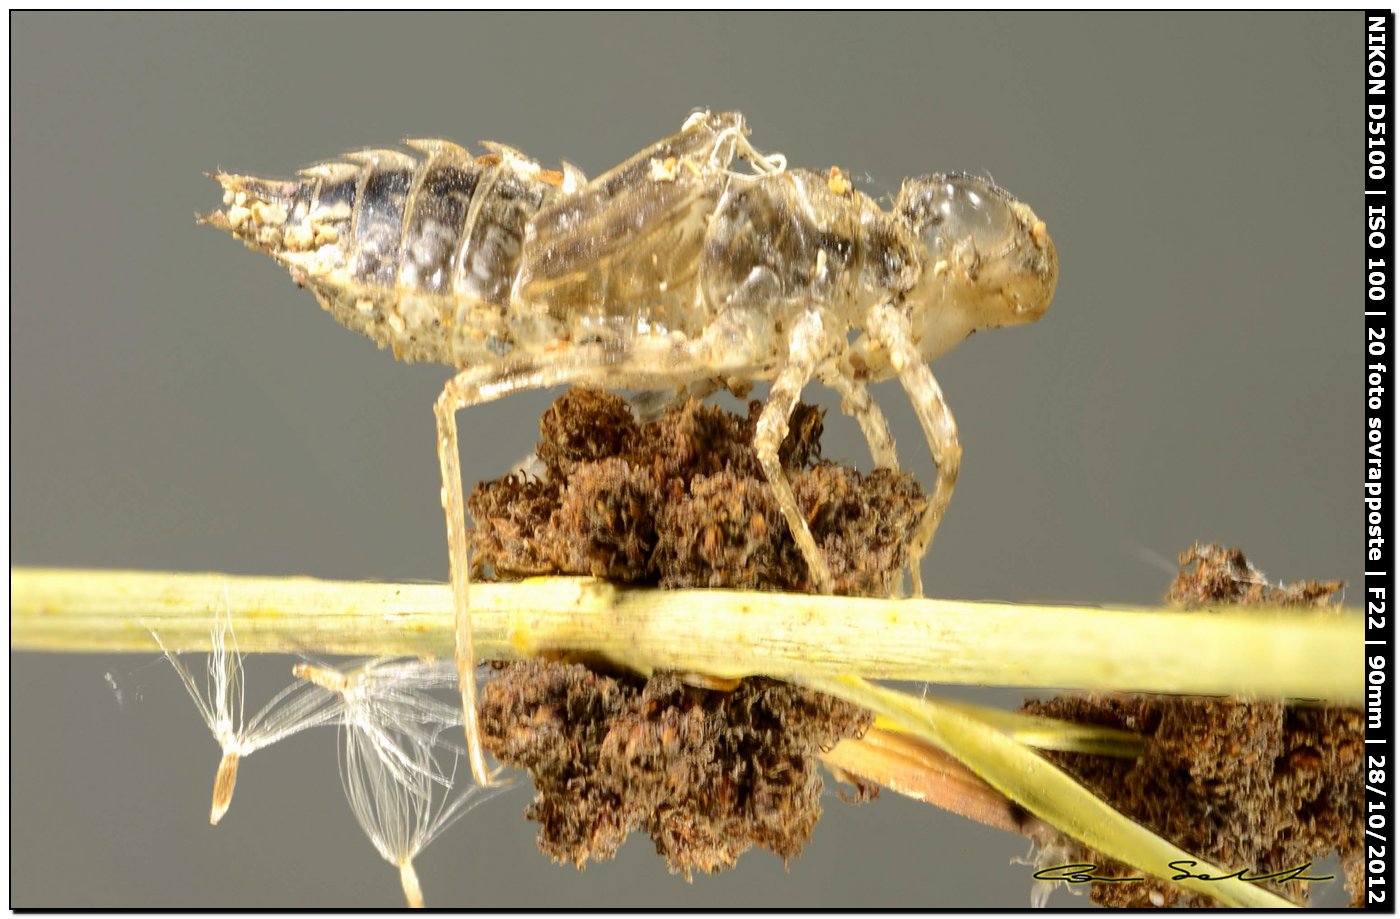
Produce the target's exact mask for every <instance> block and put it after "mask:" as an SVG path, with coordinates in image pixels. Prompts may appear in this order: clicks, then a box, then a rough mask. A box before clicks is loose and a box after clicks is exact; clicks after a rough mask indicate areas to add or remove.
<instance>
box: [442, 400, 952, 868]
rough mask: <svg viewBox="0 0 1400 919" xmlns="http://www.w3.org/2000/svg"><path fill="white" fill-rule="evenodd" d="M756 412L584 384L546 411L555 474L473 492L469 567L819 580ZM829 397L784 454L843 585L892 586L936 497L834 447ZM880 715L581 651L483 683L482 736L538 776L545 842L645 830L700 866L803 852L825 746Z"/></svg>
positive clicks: (616, 837) (801, 423) (629, 576)
mask: <svg viewBox="0 0 1400 919" xmlns="http://www.w3.org/2000/svg"><path fill="white" fill-rule="evenodd" d="M759 411H760V404H759V403H757V402H753V403H750V406H749V413H748V416H747V417H743V416H739V415H734V414H731V413H729V412H725V411H723V410H721V409H719V408H714V407H708V406H705V405H703V404H701V403H699V402H696V401H694V400H689V401H686V402H685V403H682V404H679V405H676V406H673V407H671V408H670V409H668V410H667V411H666V412H665V413H664V415H663V416H662V417H661V418H660V419H659V420H657V421H656V422H653V423H651V424H646V425H641V424H638V423H637V422H636V420H635V419H634V418H633V416H632V414H631V412H630V411H629V409H628V406H627V404H626V402H625V401H623V400H622V399H620V398H618V397H616V396H611V395H607V394H603V393H597V392H590V391H584V390H574V391H572V392H569V393H566V394H565V395H564V396H562V397H560V398H559V399H558V400H556V401H555V403H554V405H553V406H551V407H550V409H549V411H548V412H547V413H546V414H545V416H544V418H543V419H542V420H541V423H540V435H541V436H540V443H539V445H538V447H537V449H536V455H537V456H538V457H539V459H540V461H541V462H542V464H543V465H544V467H545V470H546V472H545V475H544V477H543V478H541V479H535V478H529V477H525V476H519V475H514V476H507V477H506V478H503V479H500V480H498V481H495V482H488V483H484V484H482V485H479V486H477V488H476V489H475V491H474V492H473V493H472V496H471V498H470V499H469V501H468V507H469V509H470V511H471V514H472V516H473V518H474V519H475V521H476V530H475V533H474V534H473V540H474V550H475V551H474V564H476V565H478V566H484V567H487V568H489V569H490V570H491V571H493V572H494V573H495V574H496V575H498V576H509V577H521V576H530V575H543V574H584V575H595V576H600V577H606V578H609V579H611V580H615V581H619V582H622V583H626V584H652V585H659V586H661V587H669V588H682V587H729V588H740V589H761V590H783V591H810V590H812V589H813V585H812V584H811V582H810V580H809V578H808V575H807V566H806V564H805V562H804V561H803V559H802V555H801V553H800V551H799V550H798V548H797V546H796V544H795V543H794V542H793V540H792V537H791V536H790V535H789V533H788V527H787V523H786V521H785V519H784V518H783V516H782V514H781V512H780V511H779V510H778V507H777V505H776V503H775V502H774V501H773V498H772V494H771V492H770V491H769V488H768V484H767V481H766V480H765V479H764V477H763V472H762V469H761V468H760V466H759V464H758V460H757V457H756V456H755V455H754V452H753V447H752V443H753V434H754V428H755V425H756V424H757V421H758V416H759ZM821 433H822V412H821V410H820V409H818V408H815V407H812V406H808V405H799V406H798V408H797V409H796V411H794V413H793V416H792V419H791V433H790V434H789V436H788V438H787V440H786V441H785V442H784V443H783V445H782V448H781V451H780V454H779V455H780V459H781V460H782V463H783V466H784V470H785V472H786V473H787V475H788V476H789V479H790V480H791V482H792V485H793V490H794V492H795V493H796V495H797V500H798V503H799V505H800V506H801V508H802V510H803V512H804V514H805V515H806V517H807V520H808V523H809V525H810V526H811V529H812V535H813V536H814V537H815V538H816V541H817V544H818V546H820V547H821V548H822V549H823V551H824V552H825V554H826V557H827V561H828V564H829V566H830V568H831V573H832V575H833V577H834V578H835V582H836V592H837V593H843V594H852V595H886V594H888V593H889V592H890V590H891V589H892V588H893V587H894V586H895V585H896V584H897V583H898V580H899V578H900V577H901V574H902V569H903V566H904V564H905V560H906V558H907V554H906V546H907V544H908V540H909V536H910V535H911V534H912V532H913V528H914V526H915V525H916V524H917V522H918V520H919V517H920V516H921V514H922V513H923V509H924V506H925V498H924V496H923V493H922V492H921V491H920V489H919V487H918V485H917V484H915V483H914V481H913V480H912V478H910V477H909V476H905V475H901V474H897V473H892V472H890V471H888V470H876V471H875V472H873V473H871V474H870V475H868V476H867V475H862V474H861V473H859V472H858V471H856V470H855V469H852V468H850V467H847V466H838V465H835V464H832V463H827V462H822V461H820V444H819V439H820V437H821ZM872 721H873V718H872V717H871V716H870V715H869V714H868V713H866V712H864V711H862V710H861V709H859V708H856V707H855V706H852V705H849V704H847V703H844V702H841V701H838V700H835V699H832V698H829V697H827V696H823V695H820V694H818V693H813V692H810V691H808V690H804V689H799V688H797V687H794V686H789V685H787V684H784V683H779V682H775V681H773V680H766V679H758V678H755V679H746V680H742V681H740V683H739V684H738V686H737V688H735V689H734V690H733V691H732V692H723V691H718V690H713V689H698V688H694V687H691V686H687V685H685V684H684V683H683V682H682V681H681V679H679V678H678V677H677V676H675V675H672V674H657V675H655V676H653V677H652V678H651V679H650V680H642V679H640V678H635V677H629V676H625V675H616V676H614V675H605V674H601V673H597V672H594V671H591V670H589V669H587V668H585V667H583V666H581V665H579V664H571V663H561V662H546V661H540V660H532V661H525V662H521V663H516V664H510V665H506V666H505V667H503V668H502V669H501V671H500V672H499V674H498V676H497V678H496V679H494V680H493V681H492V682H491V683H488V684H487V685H486V687H485V688H484V690H483V694H482V717H481V726H482V732H483V735H484V737H485V740H486V745H487V748H488V749H489V750H490V751H491V753H492V754H493V755H494V756H496V757H497V758H498V759H500V760H501V761H502V762H505V763H508V764H511V765H515V766H519V767H521V768H524V769H526V770H528V771H529V772H530V774H531V776H532V778H533V779H534V782H535V788H536V790H537V791H538V795H537V796H536V798H535V801H534V803H533V804H531V805H530V807H529V808H528V809H527V810H526V816H527V817H529V818H530V819H532V820H535V821H538V822H539V824H540V831H539V837H538V842H539V846H540V849H541V850H542V851H544V852H545V853H546V854H548V855H549V856H551V857H552V858H554V859H555V860H557V861H560V862H568V863H572V864H575V865H577V866H579V867H582V866H583V865H584V864H585V863H586V862H587V861H588V860H589V859H594V860H604V859H608V858H611V857H612V856H613V855H614V854H615V853H616V851H617V848H618V847H619V846H620V845H621V844H622V843H623V841H624V840H625V839H626V838H627V835H628V834H629V833H630V832H631V831H632V830H634V829H641V830H644V831H645V832H647V833H648V834H649V835H650V836H651V837H652V839H653V840H654V842H655V843H656V848H657V851H658V852H659V853H660V854H661V855H662V856H663V857H665V859H666V862H667V864H668V865H669V866H670V868H671V870H672V871H676V872H680V873H683V874H684V875H685V876H686V877H687V878H689V877H690V876H691V874H692V872H694V871H706V872H713V871H719V870H721V869H723V868H727V867H731V866H733V865H734V863H735V861H736V859H737V858H738V857H739V855H740V854H741V853H742V852H744V851H745V850H747V849H748V848H750V847H751V846H754V845H758V846H760V847H762V848H766V849H768V850H769V851H771V852H774V853H775V854H777V855H779V856H780V857H782V858H783V859H784V860H787V859H789V858H792V857H794V856H796V855H797V854H799V853H800V852H801V850H802V847H803V845H804V844H805V843H806V841H807V839H808V838H809V837H810V835H811V832H812V828H813V827H814V826H815V825H816V822H817V819H818V817H819V816H820V815H821V805H820V803H819V797H820V795H821V790H822V780H821V776H820V774H819V771H818V764H817V757H818V756H820V754H821V753H822V752H823V751H825V750H827V749H830V748H831V747H832V746H834V745H835V744H836V743H837V742H839V741H840V740H842V739H843V738H847V737H859V736H861V735H862V734H863V733H864V732H865V731H866V730H867V729H868V728H869V726H870V724H871V723H872Z"/></svg>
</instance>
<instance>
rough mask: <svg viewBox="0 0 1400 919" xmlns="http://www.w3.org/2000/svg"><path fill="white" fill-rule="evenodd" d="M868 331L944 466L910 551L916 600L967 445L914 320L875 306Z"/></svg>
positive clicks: (885, 305) (868, 317)
mask: <svg viewBox="0 0 1400 919" xmlns="http://www.w3.org/2000/svg"><path fill="white" fill-rule="evenodd" d="M866 330H867V331H868V332H869V333H870V335H871V336H872V337H873V338H875V339H876V340H877V341H879V342H880V344H881V345H883V346H884V347H885V350H886V351H888V352H889V355H890V366H891V367H893V368H894V371H895V373H896V374H898V376H899V382H900V384H901V385H903V387H904V391H905V392H906V393H908V395H909V401H910V402H911V403H912V404H913V406H914V414H915V415H916V416H918V419H919V425H920V426H921V427H922V428H923V429H924V437H926V438H927V439H928V445H929V450H930V452H931V453H932V454H933V461H934V463H935V464H937V466H938V479H937V481H936V482H935V483H934V488H933V495H932V496H931V497H930V499H929V503H928V507H927V508H926V509H925V510H924V516H923V517H922V519H920V521H919V525H918V528H917V529H916V530H915V531H914V537H913V539H912V541H911V543H910V546H909V574H910V578H911V583H912V587H913V591H914V595H915V596H916V597H917V596H923V593H924V585H923V578H922V576H921V575H920V572H919V564H920V562H921V561H922V560H923V557H924V553H925V552H926V551H927V550H928V545H929V543H930V542H932V541H933V535H934V533H935V532H937V530H938V522H939V521H940V520H942V519H943V512H944V511H945V510H947V509H948V502H949V500H951V499H952V497H953V487H954V486H955V485H956V484H957V481H958V468H959V466H960V465H961V464H962V445H961V444H959V443H958V428H957V425H956V424H955V423H954V422H953V413H952V412H951V411H950V410H949V408H948V403H947V402H946V401H944V399H943V390H942V389H940V388H939V386H938V381H937V380H935V379H934V378H933V372H932V371H931V370H929V369H928V364H926V363H924V360H923V357H921V356H920V354H919V349H918V347H917V346H916V345H915V344H914V338H913V334H912V333H911V331H910V327H909V317H908V316H906V315H904V314H903V313H902V312H900V311H899V310H898V309H897V308H895V307H894V306H893V305H891V304H889V303H880V304H877V305H875V306H873V307H871V309H870V312H869V313H868V314H867V315H866Z"/></svg>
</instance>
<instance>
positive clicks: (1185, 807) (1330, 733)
mask: <svg viewBox="0 0 1400 919" xmlns="http://www.w3.org/2000/svg"><path fill="white" fill-rule="evenodd" d="M1180 562H1181V565H1182V566H1183V570H1182V572H1181V574H1179V575H1178V576H1177V578H1176V580H1175V582H1174V583H1173V584H1172V587H1171V590H1170V591H1169V593H1168V595H1167V597H1168V600H1169V601H1171V602H1176V603H1181V604H1183V605H1189V606H1199V605H1210V604H1224V603H1238V604H1242V605H1259V604H1267V605H1289V606H1319V607H1321V606H1326V605H1327V600H1328V598H1329V597H1330V595H1331V594H1332V592H1334V591H1336V590H1337V589H1339V588H1340V587H1341V584H1340V583H1339V582H1336V581H1329V582H1317V581H1306V582H1304V581H1300V582H1297V583H1295V584H1289V585H1279V586H1276V587H1272V586H1270V585H1269V584H1268V582H1267V581H1266V580H1265V579H1264V578H1263V576H1262V575H1260V574H1259V572H1258V571H1257V570H1256V569H1255V568H1254V567H1253V566H1251V565H1250V564H1249V563H1248V562H1247V561H1246V560H1245V557H1244V555H1243V554H1242V553H1241V552H1240V551H1239V550H1238V549H1223V548H1221V547H1219V546H1200V545H1196V546H1192V547H1191V549H1189V550H1188V551H1186V552H1184V553H1182V555H1181V558H1180ZM1193 565H1194V567H1192V566H1193ZM1024 710H1025V711H1027V712H1030V713H1033V714H1038V715H1048V716H1051V717H1056V718H1064V719H1066V720H1069V721H1078V722H1084V723H1089V724H1103V725H1109V726H1112V727H1121V728H1126V729H1128V730H1132V731H1137V732H1138V733H1140V734H1142V735H1143V737H1144V739H1145V745H1144V749H1143V754H1142V756H1141V757H1140V758H1139V759H1137V760H1136V761H1125V760H1121V759H1112V758H1109V757H1096V756H1086V755H1074V754H1062V755H1054V754H1049V755H1050V756H1052V758H1054V759H1055V760H1056V761H1057V762H1058V763H1060V764H1061V765H1062V766H1064V767H1065V768H1066V769H1067V770H1068V771H1070V772H1071V773H1072V774H1074V775H1075V776H1077V777H1079V778H1080V779H1081V780H1082V781H1083V782H1084V783H1085V784H1086V785H1087V786H1088V787H1089V788H1091V789H1093V790H1094V791H1095V792H1097V793H1098V794H1099V795H1100V796H1101V797H1103V798H1104V799H1105V800H1106V801H1108V802H1109V803H1110V804H1112V805H1113V806H1114V807H1115V808H1117V809H1118V810H1120V811H1121V812H1123V813H1124V814H1127V815H1128V816H1130V817H1132V818H1133V819H1135V820H1137V821H1138V822H1139V823H1142V824H1143V825H1145V826H1148V827H1151V828H1152V829H1153V830H1154V831H1156V832H1157V833H1159V834H1160V835H1162V836H1163V837H1165V838H1166V839H1169V840H1171V841H1172V842H1173V843H1175V844H1176V845H1178V846H1180V847H1181V848H1183V849H1185V850H1186V851H1188V852H1193V853H1196V854H1197V855H1199V856H1201V857H1203V858H1206V859H1208V860H1210V861H1211V862H1213V863H1214V864H1215V865H1217V866H1220V867H1222V868H1224V869H1226V870H1227V871H1234V870H1238V869H1240V868H1245V869H1247V870H1248V871H1249V874H1250V875H1251V876H1257V875H1260V874H1266V873H1271V872H1275V871H1287V870H1288V869H1292V868H1296V867H1299V866H1303V865H1307V864H1309V863H1310V862H1313V861H1315V860H1318V861H1320V860H1321V859H1322V858H1323V857H1325V856H1326V855H1327V854H1328V853H1330V852H1331V851H1332V850H1334V849H1336V850H1338V851H1339V852H1341V854H1342V858H1343V864H1344V866H1345V867H1346V868H1347V872H1348V876H1349V877H1350V876H1351V875H1352V874H1353V872H1354V871H1355V868H1356V866H1357V865H1359V861H1360V857H1361V832H1362V813H1361V809H1360V808H1361V800H1362V794H1361V792H1362V772H1361V762H1362V757H1363V755H1364V744H1363V742H1362V733H1361V713H1360V712H1359V711H1358V710H1355V709H1343V708H1333V707H1329V706H1321V705H1317V706H1312V705H1284V704H1282V703H1279V702H1244V701H1238V700H1234V699H1195V698H1172V697H1142V696H1114V695H1103V694H1094V695H1089V696H1059V697H1056V698H1054V699H1050V700H1048V701H1036V700H1030V701H1028V702H1027V703H1026V705H1025V709H1024ZM1084 860H1085V861H1093V862H1095V863H1097V864H1098V865H1100V871H1099V872H1098V873H1100V874H1117V875H1119V876H1123V877H1126V876H1136V875H1140V874H1141V872H1138V871H1136V870H1134V869H1130V868H1128V867H1127V866H1125V865H1121V864H1119V863H1115V862H1111V861H1109V860H1105V859H1100V858H1098V857H1097V856H1095V855H1094V854H1093V853H1087V854H1085V855H1084ZM1187 867H1189V866H1187ZM1165 870H1167V871H1170V870H1171V869H1170V868H1166V869H1165ZM1321 873H1322V872H1320V871H1317V870H1312V871H1305V872H1303V874H1307V875H1310V876H1318V875H1320V874H1321ZM1269 886H1270V888H1271V889H1273V890H1275V891H1276V892H1278V893H1281V894H1283V895H1284V896H1286V897H1289V898H1290V899H1292V900H1294V901H1295V902H1298V903H1303V904H1306V903H1307V902H1308V893H1309V891H1308V884H1307V883H1306V882H1302V881H1292V882H1289V883H1287V884H1285V885H1278V884H1270V885H1269ZM1348 887H1349V889H1350V890H1351V891H1352V894H1353V904H1354V905H1360V901H1359V899H1357V898H1358V897H1359V896H1360V894H1361V891H1360V889H1359V888H1358V887H1356V886H1355V885H1354V884H1353V883H1351V882H1349V884H1348ZM1091 896H1092V898H1093V901H1094V902H1095V903H1098V904H1101V905H1104V906H1115V907H1134V908H1141V907H1149V906H1179V907H1204V906H1214V905H1216V904H1215V901H1214V900H1212V899H1211V898H1209V897H1206V896H1202V895H1200V894H1197V893H1194V892H1192V891H1189V890H1186V889H1185V888H1182V887H1178V886H1177V885H1175V884H1171V883H1169V882H1167V881H1163V880H1159V879H1156V878H1150V879H1148V880H1146V881H1142V882H1114V883H1097V882H1096V883H1094V884H1093V887H1092V892H1091Z"/></svg>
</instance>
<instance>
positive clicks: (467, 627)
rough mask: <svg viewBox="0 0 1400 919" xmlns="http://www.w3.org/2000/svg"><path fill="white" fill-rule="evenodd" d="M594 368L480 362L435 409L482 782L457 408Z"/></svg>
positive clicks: (460, 660)
mask: <svg viewBox="0 0 1400 919" xmlns="http://www.w3.org/2000/svg"><path fill="white" fill-rule="evenodd" d="M590 372H593V373H596V365H593V364H585V363H570V364H560V365H556V366H553V367H545V368H538V367H527V368H522V369H514V370H509V369H507V370H503V369H501V368H499V367H476V368H472V369H470V370H464V371H462V372H461V373H459V374H457V376H455V377H453V378H452V379H451V380H449V381H448V382H447V385H446V386H444V387H443V389H442V394H441V395H440V396H438V399H437V403H436V404H435V406H434V411H435V412H436V414H437V429H438V461H439V463H440V464H441V466H442V507H443V511H444V512H445V513H446V514H447V551H448V564H449V570H450V572H451V578H452V608H453V624H454V630H455V640H456V653H455V658H456V664H457V678H458V680H459V682H460V684H461V689H462V722H463V728H464V729H465V731H466V735H467V759H468V762H470V763H471V767H472V776H473V777H474V778H475V779H476V782H477V784H478V785H486V786H490V785H494V784H497V782H496V777H495V776H494V775H492V774H491V773H490V772H489V770H488V769H487V767H486V756H485V753H484V752H483V750H482V748H481V730H480V727H479V726H478V724H477V714H476V672H475V671H476V651H475V648H474V646H473V643H472V623H471V600H470V587H471V568H470V565H469V548H470V547H469V545H468V541H467V507H466V502H465V500H464V499H463V495H462V469H461V460H460V457H459V455H458V449H457V412H459V411H461V410H462V409H464V408H467V407H469V406H472V405H480V404H481V403H483V402H491V401H493V400H495V399H499V398H501V397H502V396H508V395H510V394H511V393H514V392H520V391H521V390H526V389H542V388H545V387H549V386H557V385H559V384H561V383H572V382H576V381H578V380H580V379H582V378H585V377H587V376H588V375H589V374H590Z"/></svg>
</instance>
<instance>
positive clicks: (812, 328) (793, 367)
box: [753, 310, 833, 594]
mask: <svg viewBox="0 0 1400 919" xmlns="http://www.w3.org/2000/svg"><path fill="white" fill-rule="evenodd" d="M825 349H826V334H825V331H824V327H823V324H822V317H821V314H820V313H818V312H817V311H816V310H808V311H807V312H806V314H804V315H803V316H802V318H801V319H799V320H798V322H797V325H796V326H795V327H794V328H793V330H792V336H791V338H789V339H788V360H787V364H786V365H785V366H784V367H783V369H782V370H781V371H780V372H779V373H778V376H777V379H775V380H774V381H773V387H772V390H771V391H770V392H769V394H768V403H767V404H766V405H764V406H763V413H762V414H761V415H759V417H758V428H757V430H756V431H755V432H754V438H753V448H754V452H755V453H757V454H758V462H759V465H761V466H762V467H763V474H764V476H765V477H766V478H767V479H768V485H769V487H770V488H772V489H773V498H774V500H776V501H777V502H778V508H779V509H780V510H781V511H782V512H783V516H784V517H785V518H787V523H788V529H789V531H790V532H791V533H792V538H793V540H795V541H796V543H797V547H798V549H800V550H801V551H802V557H803V559H805V560H806V562H807V569H808V572H809V574H810V576H811V578H812V582H813V584H815V585H816V588H817V590H818V592H820V593H824V594H829V593H831V591H832V587H833V581H832V578H831V570H830V569H829V568H828V567H827V564H826V559H825V558H824V557H823V556H822V553H821V550H820V549H819V548H817V541H816V539H814V538H813V536H812V529H811V527H809V526H808V525H807V518H805V517H803V516H802V509H801V508H799V507H798V506H797V496H796V495H795V494H793V491H792V484H791V483H790V482H788V479H787V475H786V474H784V472H783V467H782V463H781V462H780V461H779V460H778V448H779V447H781V446H782V443H783V440H784V439H785V438H786V437H787V434H788V419H789V418H790V417H791V416H792V410H793V408H794V407H795V406H796V405H797V399H798V397H799V396H801V395H802V387H803V386H805V385H807V381H808V380H810V379H811V378H812V374H813V372H814V371H815V370H816V366H817V363H818V361H819V360H821V358H822V357H823V356H824V353H825Z"/></svg>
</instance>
